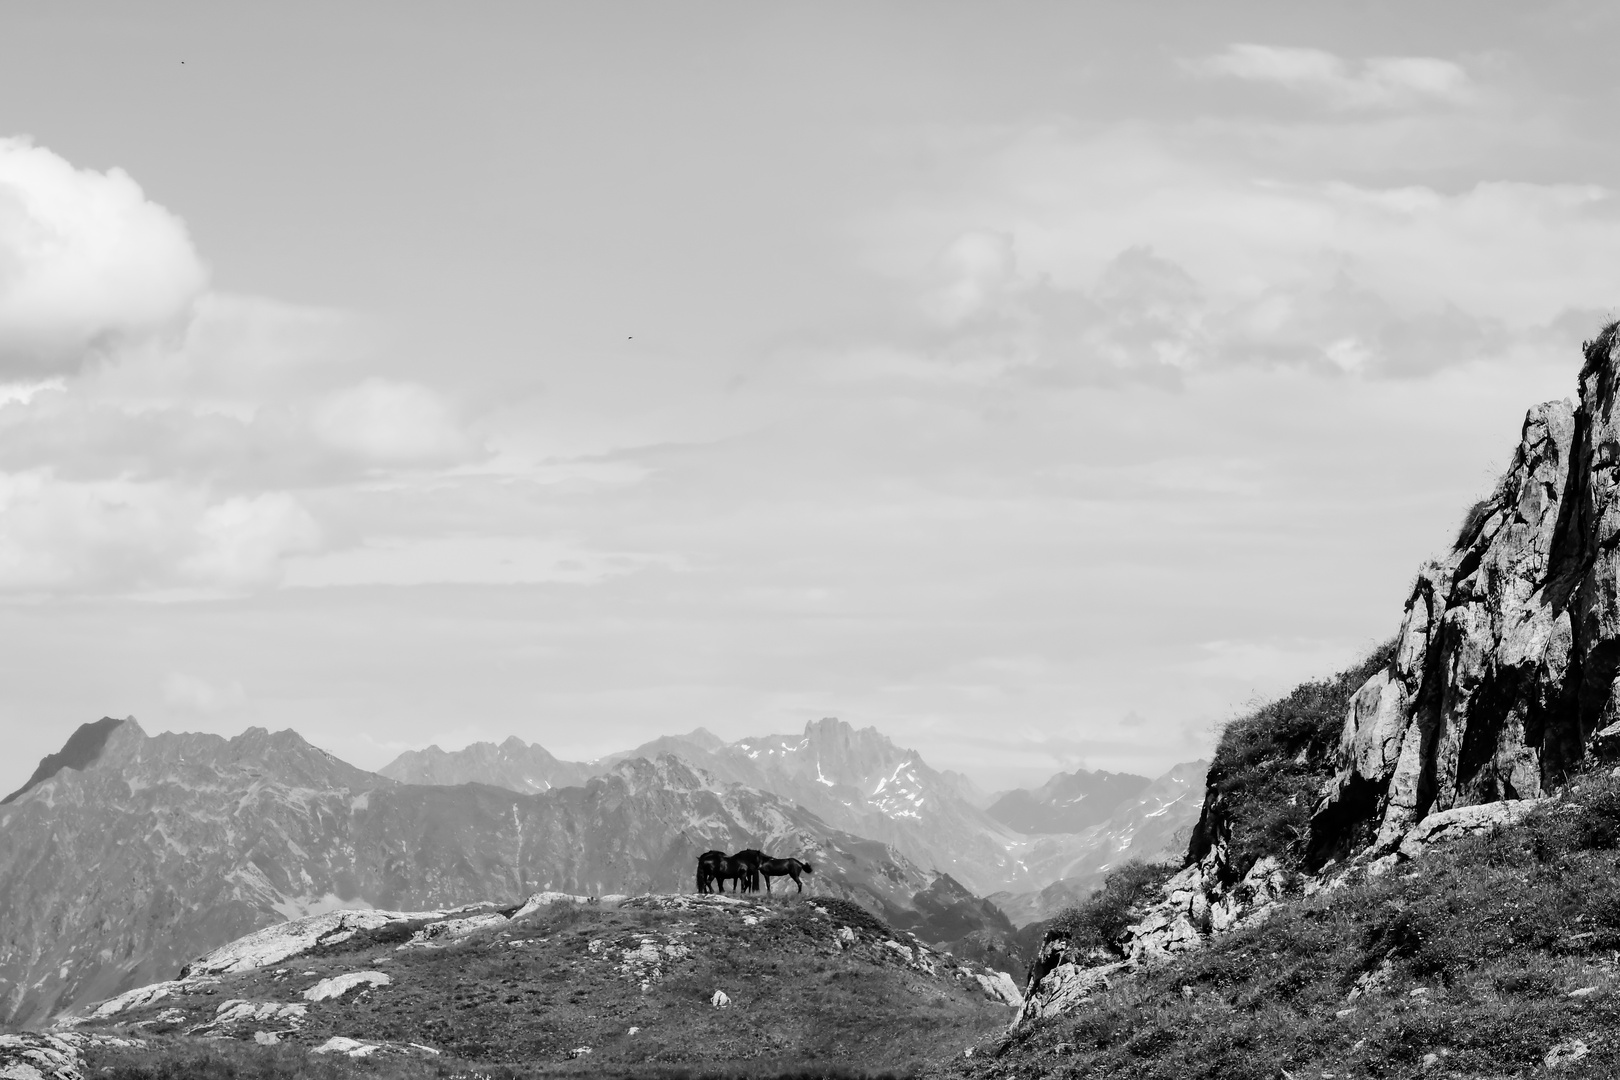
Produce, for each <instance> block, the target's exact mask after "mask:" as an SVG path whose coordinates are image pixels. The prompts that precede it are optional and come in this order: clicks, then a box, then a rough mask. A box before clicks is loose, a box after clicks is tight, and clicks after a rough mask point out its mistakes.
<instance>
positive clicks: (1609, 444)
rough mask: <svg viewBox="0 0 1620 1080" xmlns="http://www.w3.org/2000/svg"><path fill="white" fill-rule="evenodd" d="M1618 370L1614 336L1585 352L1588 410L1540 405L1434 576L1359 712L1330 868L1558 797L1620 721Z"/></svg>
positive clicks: (1327, 805) (1324, 848) (1415, 594)
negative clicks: (1445, 822)
mask: <svg viewBox="0 0 1620 1080" xmlns="http://www.w3.org/2000/svg"><path fill="white" fill-rule="evenodd" d="M1617 370H1620V354H1617V348H1616V335H1615V333H1614V331H1613V329H1612V328H1611V329H1609V330H1606V331H1605V332H1604V333H1603V334H1602V335H1600V337H1599V338H1598V339H1597V340H1596V341H1594V342H1591V343H1589V344H1588V346H1587V349H1586V364H1585V366H1584V367H1583V368H1582V370H1581V375H1580V402H1579V404H1578V405H1575V404H1571V403H1570V402H1569V401H1557V402H1549V403H1547V404H1544V405H1538V406H1536V407H1535V408H1533V409H1531V410H1530V412H1529V414H1528V415H1527V416H1526V417H1525V421H1524V428H1523V434H1522V436H1521V438H1520V440H1519V447H1518V449H1517V451H1516V452H1515V453H1514V456H1513V461H1512V463H1511V464H1510V465H1509V466H1508V469H1507V471H1506V472H1505V473H1504V474H1503V476H1502V478H1501V479H1500V480H1499V481H1498V483H1497V485H1496V488H1495V490H1494V491H1493V492H1492V493H1491V495H1490V496H1489V497H1488V498H1487V499H1484V500H1482V501H1481V502H1480V503H1479V504H1478V505H1477V506H1476V507H1475V508H1474V510H1473V512H1472V513H1471V514H1470V515H1469V517H1468V520H1467V522H1465V524H1464V528H1463V530H1462V532H1461V534H1460V535H1459V536H1458V538H1457V543H1456V545H1455V546H1454V547H1453V549H1452V551H1451V552H1450V554H1448V555H1447V556H1446V557H1445V558H1443V559H1440V560H1438V561H1434V562H1430V563H1428V564H1426V565H1425V566H1423V567H1422V569H1420V570H1419V571H1418V575H1417V580H1416V582H1415V583H1414V584H1413V587H1412V592H1411V596H1410V598H1409V599H1408V600H1407V603H1406V615H1405V619H1404V621H1403V622H1402V625H1401V630H1400V635H1399V637H1398V638H1397V641H1396V653H1395V658H1394V660H1393V661H1392V662H1391V664H1390V666H1389V667H1388V668H1387V669H1385V670H1384V671H1381V672H1379V673H1378V674H1376V675H1374V676H1373V677H1372V678H1371V679H1370V680H1368V682H1367V684H1366V685H1365V686H1364V687H1362V689H1361V691H1360V693H1358V694H1357V695H1356V698H1355V700H1354V702H1353V703H1352V705H1351V707H1350V709H1349V712H1348V715H1347V716H1346V718H1345V724H1344V731H1343V734H1342V736H1341V739H1340V743H1339V748H1338V760H1337V768H1338V771H1337V775H1336V776H1335V777H1334V778H1333V779H1332V780H1331V781H1330V782H1329V783H1328V785H1327V787H1326V790H1325V791H1324V793H1323V798H1322V801H1321V802H1320V804H1319V805H1318V807H1317V809H1316V813H1315V818H1314V821H1313V823H1312V844H1313V854H1314V856H1315V857H1316V859H1317V861H1318V862H1322V861H1326V860H1328V859H1331V858H1341V857H1343V856H1345V855H1348V854H1351V853H1352V852H1354V851H1356V850H1358V849H1360V848H1362V847H1364V846H1366V845H1367V844H1368V843H1369V842H1370V843H1372V845H1373V846H1374V849H1375V852H1377V853H1384V852H1390V851H1394V850H1395V849H1396V848H1397V847H1398V846H1399V844H1400V843H1401V840H1402V838H1403V837H1404V836H1406V835H1407V833H1408V832H1409V831H1410V830H1411V829H1412V828H1413V827H1414V826H1416V825H1417V824H1418V823H1419V822H1420V821H1423V820H1424V819H1425V818H1426V817H1428V816H1429V815H1430V814H1433V813H1437V812H1440V811H1446V810H1450V809H1452V808H1454V807H1464V806H1472V805H1478V804H1483V803H1490V802H1496V801H1499V800H1513V799H1533V798H1538V797H1540V796H1542V795H1545V794H1546V793H1547V792H1548V791H1549V790H1551V789H1552V787H1553V786H1554V785H1556V784H1557V783H1558V781H1559V780H1560V779H1561V778H1562V777H1563V776H1564V775H1566V774H1567V773H1568V772H1569V770H1570V769H1571V768H1572V767H1574V766H1575V765H1577V764H1578V763H1579V762H1581V761H1582V759H1583V758H1584V757H1585V756H1586V754H1587V753H1588V752H1589V749H1590V746H1589V743H1590V741H1591V739H1592V736H1593V735H1594V733H1597V732H1599V731H1600V729H1604V728H1607V727H1609V726H1610V725H1613V724H1615V723H1617V722H1620V696H1617V694H1616V690H1617V680H1616V676H1617V674H1620V550H1617V545H1620V500H1617V498H1616V490H1617V479H1620V478H1617V470H1620V421H1617V418H1616V416H1615V398H1616V381H1617ZM1608 742H1615V743H1620V740H1612V739H1611V740H1608ZM1599 745H1600V748H1601V747H1602V746H1604V745H1607V743H1606V742H1604V741H1603V740H1599Z"/></svg>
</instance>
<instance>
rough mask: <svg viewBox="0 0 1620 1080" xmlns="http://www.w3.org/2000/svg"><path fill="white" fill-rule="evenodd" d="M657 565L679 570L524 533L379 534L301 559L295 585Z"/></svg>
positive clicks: (617, 570) (549, 578)
mask: <svg viewBox="0 0 1620 1080" xmlns="http://www.w3.org/2000/svg"><path fill="white" fill-rule="evenodd" d="M650 566H663V567H666V568H672V569H679V568H680V566H681V563H680V560H679V559H675V558H673V557H671V556H660V555H648V554H641V553H632V552H606V551H594V550H591V549H590V548H588V547H586V546H584V545H582V544H577V543H573V542H567V541H550V540H543V539H537V538H533V537H524V536H469V535H461V536H444V537H392V538H376V539H373V540H371V541H369V542H367V543H365V544H362V545H359V546H357V547H353V548H344V549H340V550H336V551H329V552H323V553H320V554H312V555H306V556H303V557H300V558H298V559H295V560H293V561H292V562H291V563H290V564H289V566H288V570H287V578H286V583H287V585H288V586H289V587H293V588H299V587H305V588H322V587H330V586H344V585H436V584H458V585H519V584H524V585H532V584H541V583H551V582H556V583H567V584H594V583H596V582H600V581H603V580H606V579H608V578H611V577H619V576H622V575H625V574H630V573H634V572H635V571H637V570H641V569H644V568H646V567H650Z"/></svg>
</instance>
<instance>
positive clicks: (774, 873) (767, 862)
mask: <svg viewBox="0 0 1620 1080" xmlns="http://www.w3.org/2000/svg"><path fill="white" fill-rule="evenodd" d="M759 872H760V874H761V875H762V876H763V877H764V878H765V892H766V894H767V895H768V894H769V893H770V891H771V878H773V877H788V878H792V879H793V884H795V885H797V886H798V887H799V891H800V892H804V882H802V881H800V880H799V875H800V874H801V873H802V874H813V873H815V869H814V868H813V867H812V866H811V865H810V864H809V863H807V862H801V861H799V860H798V859H772V858H769V857H767V858H764V859H761V860H760V862H759Z"/></svg>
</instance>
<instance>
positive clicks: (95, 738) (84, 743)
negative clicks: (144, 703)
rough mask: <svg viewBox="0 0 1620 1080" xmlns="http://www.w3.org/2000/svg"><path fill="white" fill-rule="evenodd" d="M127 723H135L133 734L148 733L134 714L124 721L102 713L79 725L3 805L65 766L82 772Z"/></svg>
mask: <svg viewBox="0 0 1620 1080" xmlns="http://www.w3.org/2000/svg"><path fill="white" fill-rule="evenodd" d="M124 724H129V725H132V726H133V727H134V733H135V734H137V735H145V734H146V733H145V732H144V731H141V726H140V725H139V724H137V723H135V718H134V717H133V716H126V717H125V718H124V719H122V720H119V719H117V718H115V717H111V716H103V717H102V718H101V719H100V720H95V721H92V722H91V723H88V724H80V725H79V728H78V730H77V731H75V732H74V733H73V734H72V735H69V736H68V740H67V742H65V743H63V744H62V749H60V750H58V751H57V752H56V753H54V754H46V755H45V756H44V757H43V758H41V759H40V762H39V765H38V766H37V767H36V768H35V769H34V774H33V775H32V776H30V777H29V778H28V782H27V783H25V784H24V785H23V786H22V787H20V788H18V789H17V790H16V791H13V792H12V793H11V794H10V795H7V796H6V797H5V798H4V799H0V806H4V805H6V804H7V803H9V802H13V801H15V800H16V799H18V798H19V797H21V796H22V795H24V794H25V793H27V792H28V791H29V790H31V789H32V788H34V787H36V786H38V785H40V784H43V783H44V782H45V781H47V780H49V779H50V778H51V777H53V776H55V775H56V774H57V773H59V772H61V771H62V770H63V769H77V770H79V771H80V772H82V771H84V770H85V769H87V768H89V767H90V766H91V765H93V764H95V762H96V761H97V760H98V759H99V758H100V757H101V753H102V751H103V750H105V749H106V746H107V740H108V739H110V738H111V737H112V734H113V732H114V731H116V730H117V729H118V728H119V727H121V726H122V725H124Z"/></svg>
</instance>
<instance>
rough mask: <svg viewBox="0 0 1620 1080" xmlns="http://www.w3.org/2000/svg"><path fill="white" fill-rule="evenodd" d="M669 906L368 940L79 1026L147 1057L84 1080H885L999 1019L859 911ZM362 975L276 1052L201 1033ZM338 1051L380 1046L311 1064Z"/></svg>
mask: <svg viewBox="0 0 1620 1080" xmlns="http://www.w3.org/2000/svg"><path fill="white" fill-rule="evenodd" d="M663 902H664V901H662V900H658V899H656V898H655V899H654V900H653V901H650V902H643V901H640V900H632V901H628V902H626V903H624V904H622V905H617V906H615V905H608V904H603V905H583V904H573V903H567V902H563V903H558V904H554V905H550V906H549V907H545V908H541V909H539V910H538V911H536V912H535V913H533V914H531V915H526V916H524V917H523V918H521V919H514V920H513V921H511V922H509V923H506V924H504V925H502V926H500V927H498V928H490V929H483V930H478V931H475V932H474V933H472V934H470V935H468V936H466V937H463V938H461V939H459V940H454V941H449V942H447V943H443V944H439V945H435V946H432V947H419V946H414V945H413V946H407V947H405V948H401V947H400V946H402V945H405V943H406V940H407V939H408V938H409V937H410V931H411V930H412V929H413V927H412V926H411V925H410V924H401V925H399V926H388V927H382V928H379V929H378V930H373V931H362V932H360V933H357V934H355V935H354V936H353V937H350V938H348V939H347V940H344V941H341V942H337V943H335V944H332V945H329V946H324V947H321V948H318V949H316V950H313V951H312V952H309V953H305V954H302V955H299V956H297V957H295V958H293V959H290V960H288V961H286V962H285V963H284V964H283V965H281V966H279V967H276V968H271V969H264V968H261V969H258V970H255V971H250V972H244V973H241V974H239V975H230V976H227V977H226V978H225V981H224V982H223V983H220V984H218V985H213V984H203V985H199V986H196V987H192V988H190V989H189V991H188V992H187V993H184V994H179V995H171V996H169V997H165V998H162V999H160V1000H158V1001H156V1002H154V1003H152V1004H151V1005H146V1006H140V1007H136V1008H134V1009H132V1010H130V1012H129V1013H128V1014H119V1016H118V1017H116V1018H115V1019H114V1020H112V1021H107V1022H101V1023H97V1024H92V1025H89V1026H87V1028H86V1029H85V1030H87V1031H95V1030H107V1031H116V1032H119V1033H124V1034H130V1035H135V1036H138V1037H141V1038H146V1039H151V1040H154V1041H153V1042H152V1043H151V1045H149V1046H146V1047H142V1048H119V1047H101V1048H96V1049H93V1050H91V1051H89V1052H88V1057H89V1065H90V1069H89V1071H88V1073H87V1075H91V1076H95V1077H98V1078H99V1077H112V1078H115V1080H117V1078H123V1080H144V1078H146V1077H154V1078H155V1077H159V1076H161V1077H196V1078H199V1080H203V1078H207V1080H213V1078H216V1077H218V1078H222V1080H223V1078H228V1077H229V1078H236V1077H240V1078H243V1080H258V1078H261V1077H262V1078H264V1080H271V1078H279V1077H283V1076H289V1077H290V1076H310V1077H314V1078H317V1080H320V1078H326V1077H333V1078H335V1077H348V1076H356V1077H379V1078H390V1080H392V1078H397V1080H416V1078H418V1077H422V1078H430V1077H432V1078H442V1077H452V1076H458V1077H467V1078H469V1080H470V1078H472V1077H475V1076H476V1077H487V1078H489V1080H522V1078H529V1077H540V1076H590V1077H619V1076H624V1077H629V1076H636V1077H641V1076H646V1077H668V1078H671V1080H677V1078H681V1077H693V1078H696V1077H716V1078H722V1077H744V1076H747V1077H776V1078H791V1077H811V1076H814V1077H858V1076H867V1075H869V1073H868V1071H867V1070H870V1075H874V1076H885V1075H890V1073H891V1071H893V1070H902V1071H904V1072H906V1073H910V1072H912V1071H913V1070H914V1069H915V1068H917V1067H920V1065H921V1063H924V1062H927V1061H929V1060H931V1059H938V1058H940V1057H942V1056H946V1055H949V1054H951V1053H953V1052H960V1049H961V1048H962V1047H966V1046H968V1045H971V1044H973V1043H974V1042H975V1041H977V1040H983V1039H989V1038H993V1037H994V1036H995V1035H996V1034H998V1033H999V1032H1000V1031H1001V1030H1003V1029H1004V1028H1005V1027H1006V1024H1007V1022H1008V1020H1009V1019H1010V1018H1011V1012H1010V1010H1009V1009H1008V1008H1007V1006H1006V1005H1004V1004H1001V1003H998V1002H995V1001H993V1000H991V999H990V998H989V997H988V996H987V994H986V991H985V990H984V988H983V987H982V986H981V985H980V984H979V982H978V981H977V980H976V979H975V978H974V976H973V971H977V970H981V969H977V968H973V969H971V970H969V969H967V968H964V967H963V966H962V965H960V964H959V963H958V962H957V961H955V960H952V959H950V958H948V957H944V956H941V955H940V954H937V953H931V952H929V951H927V950H926V949H923V948H922V947H921V946H920V945H918V944H917V943H916V942H915V940H914V939H912V938H911V937H910V935H908V934H906V933H904V932H901V931H896V930H894V929H892V928H890V927H889V926H887V925H886V924H885V923H883V922H882V921H881V920H879V919H877V918H876V917H875V916H873V915H871V914H869V913H868V912H866V911H865V910H864V909H862V908H860V907H858V906H857V905H854V904H850V903H847V902H845V901H839V900H834V899H828V898H821V897H818V898H816V899H815V900H813V901H812V900H810V899H802V900H801V899H797V898H795V899H792V900H777V901H772V902H768V903H757V904H723V903H712V904H709V903H696V902H688V901H684V900H677V901H673V902H671V904H672V906H669V907H659V906H656V905H657V904H659V903H663ZM638 905H641V906H638ZM845 928H848V933H845V932H844V931H845ZM357 971H358V972H381V973H384V974H386V975H388V976H389V981H388V983H387V984H386V985H381V986H377V987H375V988H371V989H356V990H352V991H350V992H348V993H346V994H344V995H342V996H341V997H340V998H337V999H334V1000H329V1001H325V1002H322V1003H321V1004H320V1005H319V1006H311V1007H310V1008H309V1009H308V1012H307V1016H306V1017H305V1018H304V1019H303V1020H302V1021H301V1022H300V1024H299V1025H298V1027H297V1030H296V1031H295V1032H292V1033H290V1034H289V1033H287V1032H285V1031H282V1032H281V1035H280V1037H281V1038H282V1039H283V1041H282V1042H281V1043H280V1044H279V1045H273V1046H259V1045H257V1044H256V1043H255V1042H254V1041H253V1039H254V1037H255V1027H261V1028H262V1027H267V1026H268V1027H279V1028H285V1027H286V1024H285V1023H278V1024H265V1023H246V1024H243V1025H240V1026H234V1027H231V1028H229V1029H228V1030H217V1029H211V1028H203V1027H200V1025H206V1024H208V1023H209V1022H210V1021H212V1019H213V1018H214V1017H215V1016H216V1015H217V1014H218V1013H219V1012H220V1011H221V1007H222V1006H223V1005H224V1003H226V1002H227V1001H235V1000H243V1001H250V1002H275V1003H290V1004H298V1003H301V1002H302V1001H303V1000H304V998H303V994H304V992H305V991H306V990H307V989H308V988H310V987H312V986H313V985H315V984H316V983H317V982H318V981H319V980H322V979H328V978H331V977H332V976H336V975H342V974H344V973H349V972H357ZM717 991H719V992H720V993H721V995H722V1000H721V1001H720V1003H717V1001H716V992H717ZM210 1036H215V1037H219V1038H218V1041H204V1040H205V1039H209V1037H210ZM333 1036H340V1037H343V1038H347V1039H358V1040H363V1041H366V1042H373V1043H379V1044H383V1045H384V1047H385V1048H384V1049H382V1050H379V1051H377V1052H374V1053H372V1054H371V1055H370V1056H368V1057H365V1058H360V1059H353V1060H351V1059H347V1058H342V1057H334V1056H324V1057H323V1056H315V1055H312V1054H311V1050H312V1048H314V1047H317V1046H319V1045H321V1044H322V1043H323V1042H325V1041H326V1040H327V1039H329V1038H331V1037H333ZM412 1044H417V1045H416V1047H414V1048H413V1047H412ZM424 1048H431V1050H429V1049H424ZM396 1051H397V1052H396ZM434 1051H436V1052H437V1053H434Z"/></svg>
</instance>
